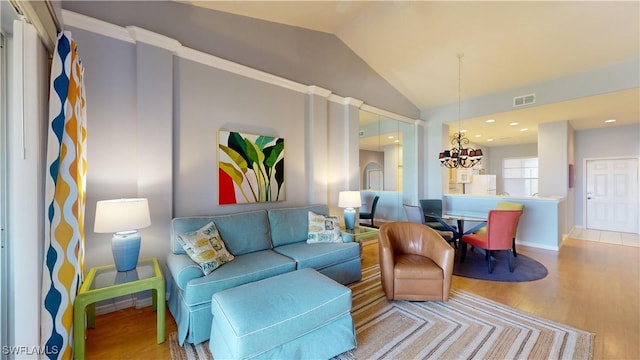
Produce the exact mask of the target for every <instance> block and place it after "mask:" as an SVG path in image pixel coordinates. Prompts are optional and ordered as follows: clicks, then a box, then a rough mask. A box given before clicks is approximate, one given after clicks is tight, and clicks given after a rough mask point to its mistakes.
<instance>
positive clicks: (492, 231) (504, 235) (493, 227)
mask: <svg viewBox="0 0 640 360" xmlns="http://www.w3.org/2000/svg"><path fill="white" fill-rule="evenodd" d="M520 215H522V211H518V210H491V211H489V217H488V218H487V232H486V233H485V234H466V235H463V236H462V241H463V242H464V243H466V244H471V245H473V246H475V247H477V248H480V249H485V250H486V254H485V257H486V259H487V266H488V269H489V273H492V272H493V267H492V261H491V251H494V250H507V251H509V254H508V255H507V261H508V263H509V272H513V263H512V257H513V251H512V244H513V234H515V232H516V229H517V228H518V221H519V220H520ZM466 244H463V246H467V245H466ZM463 255H464V253H463ZM460 261H461V262H462V261H464V256H462V258H461V259H460Z"/></svg>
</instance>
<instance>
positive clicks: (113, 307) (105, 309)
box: [96, 293, 169, 315]
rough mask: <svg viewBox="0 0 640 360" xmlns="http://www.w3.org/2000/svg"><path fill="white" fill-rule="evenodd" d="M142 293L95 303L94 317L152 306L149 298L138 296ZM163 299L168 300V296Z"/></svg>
mask: <svg viewBox="0 0 640 360" xmlns="http://www.w3.org/2000/svg"><path fill="white" fill-rule="evenodd" d="M142 294H144V293H139V294H133V295H123V296H119V297H118V298H117V299H118V300H116V299H112V300H105V301H100V302H98V303H96V315H103V314H108V313H111V312H115V311H120V310H123V309H128V308H131V307H134V308H136V309H142V308H144V307H147V306H151V305H153V299H152V298H151V296H140V297H138V295H142ZM165 299H169V294H166V295H165Z"/></svg>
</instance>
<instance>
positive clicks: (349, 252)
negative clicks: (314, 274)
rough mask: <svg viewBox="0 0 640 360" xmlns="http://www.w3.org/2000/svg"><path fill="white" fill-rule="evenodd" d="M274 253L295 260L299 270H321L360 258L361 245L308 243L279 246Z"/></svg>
mask: <svg viewBox="0 0 640 360" xmlns="http://www.w3.org/2000/svg"><path fill="white" fill-rule="evenodd" d="M274 251H276V252H278V253H280V254H282V255H285V256H287V257H290V258H292V259H294V260H295V261H296V263H297V267H296V268H297V269H304V268H313V269H317V270H321V269H323V268H325V267H328V266H331V265H335V264H339V263H342V262H345V261H347V260H350V259H354V258H358V257H359V256H360V244H358V243H356V242H350V243H319V244H307V243H306V242H302V243H295V244H289V245H284V246H278V247H277V248H275V249H274Z"/></svg>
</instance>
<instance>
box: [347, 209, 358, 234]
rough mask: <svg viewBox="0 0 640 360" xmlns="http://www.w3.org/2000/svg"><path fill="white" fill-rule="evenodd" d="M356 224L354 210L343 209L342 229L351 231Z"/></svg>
mask: <svg viewBox="0 0 640 360" xmlns="http://www.w3.org/2000/svg"><path fill="white" fill-rule="evenodd" d="M355 224H356V209H354V208H345V209H344V227H345V228H346V229H347V230H353V227H354V226H355Z"/></svg>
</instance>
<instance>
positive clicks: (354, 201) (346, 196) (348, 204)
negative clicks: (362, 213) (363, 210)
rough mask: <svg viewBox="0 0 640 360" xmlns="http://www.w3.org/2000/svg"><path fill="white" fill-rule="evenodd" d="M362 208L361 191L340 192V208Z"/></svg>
mask: <svg viewBox="0 0 640 360" xmlns="http://www.w3.org/2000/svg"><path fill="white" fill-rule="evenodd" d="M360 206H362V200H361V199H360V191H340V193H338V207H341V208H357V207H360Z"/></svg>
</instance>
